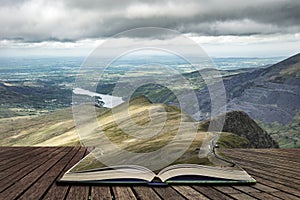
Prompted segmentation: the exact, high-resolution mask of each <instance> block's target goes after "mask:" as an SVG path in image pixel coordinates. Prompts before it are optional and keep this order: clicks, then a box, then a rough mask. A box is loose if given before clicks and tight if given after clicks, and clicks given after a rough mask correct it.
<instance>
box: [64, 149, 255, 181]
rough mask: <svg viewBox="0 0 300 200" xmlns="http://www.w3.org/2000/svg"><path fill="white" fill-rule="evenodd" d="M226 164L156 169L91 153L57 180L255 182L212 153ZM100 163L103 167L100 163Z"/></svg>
mask: <svg viewBox="0 0 300 200" xmlns="http://www.w3.org/2000/svg"><path fill="white" fill-rule="evenodd" d="M213 156H215V158H216V159H221V161H222V162H227V163H228V165H227V166H213V165H212V164H211V163H209V164H208V165H203V164H202V165H199V164H175V165H170V166H167V167H166V168H164V169H162V170H161V171H159V172H156V173H155V172H153V171H151V170H149V169H148V168H145V167H142V166H138V165H118V166H109V167H105V166H103V165H102V164H101V163H100V162H99V161H98V160H97V159H96V158H94V157H93V155H92V154H89V155H88V156H86V157H85V158H84V159H82V160H81V161H79V162H78V163H77V164H76V165H75V166H73V167H72V168H71V169H70V170H69V171H67V172H66V173H65V174H64V176H63V177H62V178H61V179H60V180H59V182H65V183H103V184H105V183H107V184H123V183H126V184H128V183H129V184H130V183H132V184H137V183H138V184H142V183H146V184H176V183H221V184H226V183H231V184H232V183H243V184H244V183H249V184H251V183H255V182H256V181H255V179H253V178H252V177H251V176H250V175H249V174H247V172H246V171H244V170H243V169H242V168H240V167H238V166H237V165H235V164H233V163H232V162H231V161H229V160H227V159H225V158H222V157H219V156H218V155H216V154H214V155H213ZM101 166H102V167H101Z"/></svg>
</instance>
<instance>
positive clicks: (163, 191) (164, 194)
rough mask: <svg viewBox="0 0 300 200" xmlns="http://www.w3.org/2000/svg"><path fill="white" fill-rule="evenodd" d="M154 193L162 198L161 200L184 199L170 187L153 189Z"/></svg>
mask: <svg viewBox="0 0 300 200" xmlns="http://www.w3.org/2000/svg"><path fill="white" fill-rule="evenodd" d="M153 189H154V190H155V192H156V193H157V194H158V195H159V196H160V197H161V198H162V199H170V198H172V199H173V200H181V199H185V198H184V197H183V196H182V195H181V194H180V193H178V192H177V191H176V190H174V189H173V188H171V187H153Z"/></svg>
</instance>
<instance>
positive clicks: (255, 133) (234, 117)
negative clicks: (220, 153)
mask: <svg viewBox="0 0 300 200" xmlns="http://www.w3.org/2000/svg"><path fill="white" fill-rule="evenodd" d="M212 120H218V117H217V118H216V119H212ZM209 123H210V121H209V120H208V121H205V122H203V126H204V127H206V128H207V127H208V125H209ZM222 131H223V132H230V133H234V134H236V135H238V136H241V137H243V138H246V139H247V140H248V141H249V143H248V144H247V145H246V147H250V148H271V147H273V148H274V147H275V148H278V143H277V142H275V141H274V140H273V139H272V138H271V136H270V135H269V134H268V133H267V132H266V131H265V130H263V129H262V128H261V127H260V126H259V125H258V124H257V123H256V122H255V121H254V120H253V119H251V118H250V117H249V116H248V115H247V114H246V113H245V112H243V111H231V112H228V113H226V116H225V123H224V126H223V130H222Z"/></svg>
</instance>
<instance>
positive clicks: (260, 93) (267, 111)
mask: <svg viewBox="0 0 300 200" xmlns="http://www.w3.org/2000/svg"><path fill="white" fill-rule="evenodd" d="M223 83H224V86H225V90H226V95H227V105H226V106H227V108H226V109H227V111H235V110H242V111H244V112H245V113H247V114H248V115H249V116H250V117H251V118H252V119H254V120H255V121H257V122H258V123H259V124H260V125H261V126H263V128H266V129H268V130H269V133H270V134H272V137H273V138H274V139H276V140H277V141H278V142H279V143H280V145H281V146H285V145H286V144H288V143H293V144H295V145H294V146H291V147H298V146H300V140H299V139H298V137H295V136H294V135H295V134H294V131H293V130H294V128H295V124H297V125H296V126H300V125H299V124H300V121H299V117H298V118H297V117H296V115H297V113H298V112H299V111H300V54H297V55H294V56H292V57H290V58H287V59H285V60H283V61H281V62H279V63H277V64H274V65H272V66H269V67H264V68H259V69H249V70H248V71H243V72H241V73H238V74H231V75H223ZM197 97H198V101H199V107H200V111H201V115H202V116H201V117H200V118H198V119H197V120H203V119H205V118H206V117H207V116H209V112H210V109H211V108H210V103H211V102H210V95H209V92H208V89H207V87H205V88H203V89H199V90H198V91H197ZM191 108H192V106H191ZM194 110H195V109H194ZM187 112H189V113H191V112H193V110H192V109H191V110H190V111H187ZM292 121H293V130H292V129H289V127H291V126H290V125H289V124H291V123H292ZM275 127H276V128H278V127H280V130H282V131H280V132H278V131H277V130H278V129H277V130H276V129H275Z"/></svg>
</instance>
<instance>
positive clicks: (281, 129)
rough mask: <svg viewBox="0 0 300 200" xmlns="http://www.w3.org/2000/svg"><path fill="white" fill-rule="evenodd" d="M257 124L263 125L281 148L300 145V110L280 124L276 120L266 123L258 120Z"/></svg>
mask: <svg viewBox="0 0 300 200" xmlns="http://www.w3.org/2000/svg"><path fill="white" fill-rule="evenodd" d="M258 124H259V125H260V126H261V127H263V128H264V129H265V130H266V131H268V133H270V135H271V136H272V137H273V138H274V139H275V140H276V141H278V143H279V146H280V147H282V148H299V147H300V138H299V133H300V112H298V113H297V114H296V116H295V117H294V118H293V120H292V121H291V122H290V123H288V124H286V125H282V124H280V123H278V122H274V123H272V124H267V123H264V122H262V121H258Z"/></svg>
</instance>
